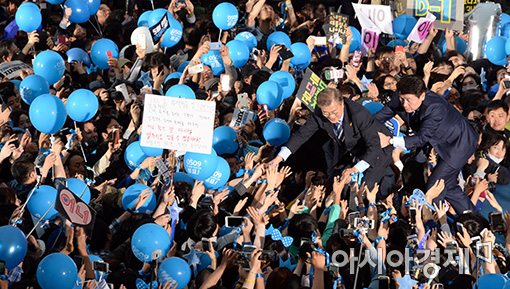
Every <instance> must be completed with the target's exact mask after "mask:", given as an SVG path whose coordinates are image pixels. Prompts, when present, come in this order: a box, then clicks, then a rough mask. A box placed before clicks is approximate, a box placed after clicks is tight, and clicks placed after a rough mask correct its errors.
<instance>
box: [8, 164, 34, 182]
mask: <svg viewBox="0 0 510 289" xmlns="http://www.w3.org/2000/svg"><path fill="white" fill-rule="evenodd" d="M34 170H35V165H34V163H33V162H31V161H25V160H18V161H15V162H14V163H13V164H12V167H11V174H12V176H13V177H14V179H15V180H16V181H18V183H21V184H24V183H25V182H27V181H28V179H29V177H30V173H31V172H34Z"/></svg>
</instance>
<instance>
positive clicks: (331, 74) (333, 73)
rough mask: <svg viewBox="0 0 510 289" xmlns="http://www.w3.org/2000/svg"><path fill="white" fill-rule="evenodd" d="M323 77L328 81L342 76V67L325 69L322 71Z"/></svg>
mask: <svg viewBox="0 0 510 289" xmlns="http://www.w3.org/2000/svg"><path fill="white" fill-rule="evenodd" d="M324 78H325V79H326V80H328V81H330V80H337V79H342V78H344V71H343V69H334V68H333V69H327V70H325V71H324Z"/></svg>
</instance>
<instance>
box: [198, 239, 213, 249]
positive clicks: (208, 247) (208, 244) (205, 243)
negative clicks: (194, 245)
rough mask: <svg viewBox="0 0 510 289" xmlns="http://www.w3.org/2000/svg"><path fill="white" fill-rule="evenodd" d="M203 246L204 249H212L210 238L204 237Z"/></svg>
mask: <svg viewBox="0 0 510 289" xmlns="http://www.w3.org/2000/svg"><path fill="white" fill-rule="evenodd" d="M201 241H202V248H203V249H204V251H212V248H211V244H210V243H209V239H207V238H202V240H201Z"/></svg>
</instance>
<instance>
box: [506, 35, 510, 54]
mask: <svg viewBox="0 0 510 289" xmlns="http://www.w3.org/2000/svg"><path fill="white" fill-rule="evenodd" d="M505 51H506V55H510V38H508V39H507V40H506V43H505Z"/></svg>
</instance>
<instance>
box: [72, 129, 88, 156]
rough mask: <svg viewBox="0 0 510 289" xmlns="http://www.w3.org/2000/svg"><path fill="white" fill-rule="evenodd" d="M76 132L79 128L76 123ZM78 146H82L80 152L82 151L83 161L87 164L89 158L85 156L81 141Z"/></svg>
mask: <svg viewBox="0 0 510 289" xmlns="http://www.w3.org/2000/svg"><path fill="white" fill-rule="evenodd" d="M74 131H78V126H77V125H76V121H75V122H74ZM78 145H79V146H80V151H81V154H82V156H83V160H84V161H85V163H86V162H87V156H86V155H85V150H84V149H83V146H82V145H81V140H80V143H79V144H78Z"/></svg>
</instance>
